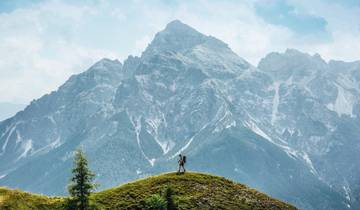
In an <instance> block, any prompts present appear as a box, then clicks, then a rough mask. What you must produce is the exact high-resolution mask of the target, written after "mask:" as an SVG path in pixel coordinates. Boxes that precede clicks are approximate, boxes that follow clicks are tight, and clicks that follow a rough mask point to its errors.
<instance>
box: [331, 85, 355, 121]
mask: <svg viewBox="0 0 360 210" xmlns="http://www.w3.org/2000/svg"><path fill="white" fill-rule="evenodd" d="M335 85H336V87H337V90H338V92H337V97H336V100H335V102H334V103H330V104H328V105H327V108H328V109H329V110H331V111H334V112H336V113H337V114H338V116H339V117H341V116H342V115H348V116H350V117H354V115H353V106H354V103H355V99H354V96H353V95H352V94H351V92H350V91H348V90H345V89H344V88H343V87H341V86H340V85H338V84H335Z"/></svg>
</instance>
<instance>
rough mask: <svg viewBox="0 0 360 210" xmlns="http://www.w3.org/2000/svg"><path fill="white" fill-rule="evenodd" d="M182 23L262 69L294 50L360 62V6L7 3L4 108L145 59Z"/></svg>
mask: <svg viewBox="0 0 360 210" xmlns="http://www.w3.org/2000/svg"><path fill="white" fill-rule="evenodd" d="M174 19H179V20H181V21H182V22H184V23H186V24H188V25H190V26H192V27H194V28H195V29H197V30H198V31H200V32H202V33H205V34H207V35H213V36H215V37H217V38H219V39H221V40H223V41H225V42H226V43H228V44H229V46H230V47H231V48H232V49H233V50H234V51H235V52H236V53H237V54H239V55H240V56H241V57H243V58H245V59H246V60H248V61H250V62H251V63H252V64H254V65H257V63H258V61H259V60H260V59H261V58H262V57H264V56H265V55H266V54H267V53H269V52H271V51H284V50H285V49H286V48H296V49H299V50H302V51H306V52H309V53H316V52H317V53H319V54H320V55H321V56H322V57H323V58H324V59H326V60H329V59H338V60H340V59H341V60H345V61H353V60H359V59H360V0H308V1H306V0H301V1H300V0H298V1H295V0H257V1H256V0H249V1H235V0H233V1H215V0H213V1H205V0H189V1H186V0H179V1H175V0H174V1H171V0H167V1H165V0H144V1H140V0H132V1H119V0H113V1H106V0H76V1H75V0H49V1H45V0H0V102H13V103H28V102H29V101H31V100H32V99H34V98H38V97H40V96H42V95H43V94H45V93H48V92H50V91H52V90H56V88H57V87H58V86H59V85H61V84H62V83H63V82H65V81H66V79H67V78H68V77H69V76H70V75H72V74H75V73H79V72H82V71H84V70H86V69H87V68H88V67H89V66H90V65H91V64H93V63H94V62H95V61H97V60H99V59H101V58H103V57H108V58H113V59H114V58H117V59H119V60H120V61H123V60H124V59H126V57H127V56H128V55H129V54H132V55H140V54H141V52H142V51H143V50H144V49H145V47H146V46H147V44H148V43H149V42H150V41H151V40H152V38H153V36H154V35H155V33H156V32H158V31H159V30H162V29H163V28H164V27H165V25H166V24H167V23H168V22H170V21H171V20H174Z"/></svg>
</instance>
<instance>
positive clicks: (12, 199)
mask: <svg viewBox="0 0 360 210" xmlns="http://www.w3.org/2000/svg"><path fill="white" fill-rule="evenodd" d="M63 203H64V199H63V198H55V197H52V198H50V197H47V196H42V195H36V194H31V193H25V192H22V191H19V190H9V189H7V188H3V187H0V209H1V210H20V209H21V210H22V209H24V210H28V209H34V210H35V209H36V210H53V209H62V208H63Z"/></svg>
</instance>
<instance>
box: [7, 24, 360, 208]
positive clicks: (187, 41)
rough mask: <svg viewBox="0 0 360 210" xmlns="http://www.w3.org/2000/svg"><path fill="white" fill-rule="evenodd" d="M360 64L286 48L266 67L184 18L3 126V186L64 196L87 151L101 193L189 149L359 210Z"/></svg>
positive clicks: (275, 189) (295, 197)
mask: <svg viewBox="0 0 360 210" xmlns="http://www.w3.org/2000/svg"><path fill="white" fill-rule="evenodd" d="M359 63H360V62H353V63H346V62H340V61H330V62H325V61H324V60H323V59H322V58H321V57H320V56H319V55H313V56H311V55H308V54H306V53H302V52H299V51H297V50H287V51H286V52H285V53H270V54H269V55H267V56H266V57H265V58H264V59H262V60H261V62H260V63H259V65H258V67H255V66H253V65H251V64H250V63H248V62H247V61H245V60H244V59H243V58H241V57H239V56H238V55H236V54H235V53H234V52H233V51H232V50H231V49H230V48H229V47H228V45H226V44H225V43H223V42H222V41H220V40H218V39H216V38H214V37H211V36H206V35H203V34H201V33H199V32H198V31H196V30H195V29H193V28H191V27H189V26H188V25H186V24H183V23H181V22H180V21H173V22H171V23H169V24H168V25H167V26H166V28H165V29H164V30H163V31H161V32H159V33H157V34H156V35H155V37H154V40H153V41H152V42H151V44H150V45H149V46H148V47H147V48H146V50H145V51H144V52H143V54H142V55H141V57H133V56H129V57H128V59H126V60H125V61H124V63H123V64H122V63H120V62H119V61H117V60H109V59H103V60H101V61H99V62H97V63H96V64H94V65H93V66H92V67H90V69H89V70H87V71H85V72H83V73H81V74H79V75H74V76H72V77H71V78H70V79H69V80H68V81H66V82H65V83H64V84H63V85H62V86H61V87H59V89H58V90H56V91H54V92H52V93H50V94H48V95H45V96H43V97H41V98H40V99H37V100H34V101H33V102H32V103H31V104H30V105H29V106H27V107H26V108H25V110H24V111H21V112H19V113H17V114H16V115H15V116H14V117H12V118H10V119H7V120H5V121H3V122H0V157H1V159H2V160H3V161H1V162H0V185H5V186H9V187H13V188H14V187H16V188H21V189H24V190H27V191H31V192H37V193H44V194H48V195H64V194H65V193H66V184H67V182H68V177H69V176H70V168H71V166H72V165H71V164H72V155H73V151H74V150H75V149H76V148H78V147H82V148H83V149H84V150H85V151H86V153H87V155H88V157H89V160H90V163H91V167H92V168H93V169H94V171H95V172H96V174H97V177H96V181H97V182H98V183H100V184H101V189H105V188H109V187H112V186H114V185H116V184H118V183H125V182H128V181H131V180H134V179H137V178H142V177H146V176H149V175H152V174H157V173H159V172H164V171H171V170H177V156H178V154H180V153H184V154H185V155H186V156H187V157H188V163H187V167H188V168H189V169H190V170H196V171H203V172H208V173H215V174H219V175H221V176H225V177H227V178H230V179H233V180H236V181H239V182H242V183H245V184H247V185H249V186H251V187H254V188H256V189H258V190H260V191H263V192H266V193H267V194H269V195H271V196H273V197H276V198H279V199H282V200H285V201H287V202H290V203H292V204H294V205H295V206H297V207H298V208H300V209H309V210H311V209H316V210H319V209H336V210H338V209H358V208H359V206H360V204H359V199H360V198H359V196H358V195H359V192H360V190H359V189H360V187H359V183H360V182H359V179H360V176H359V175H358V174H359V173H357V172H358V170H359V168H360V167H359V165H360V162H359V161H357V159H358V158H357V156H356V155H357V154H358V152H359V151H358V150H359V148H360V146H359V145H360V144H359V141H358V139H359V134H357V133H356V131H357V130H359V129H358V127H359V125H360V124H359V120H358V117H357V116H358V114H359V97H358V96H359V91H358V90H359V79H360V75H359V73H358V72H360V71H359V66H360V65H359ZM44 180H46V181H44Z"/></svg>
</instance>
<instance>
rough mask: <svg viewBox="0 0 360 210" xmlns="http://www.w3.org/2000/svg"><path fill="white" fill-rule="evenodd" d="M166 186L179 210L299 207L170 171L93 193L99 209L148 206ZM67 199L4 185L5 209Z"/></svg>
mask: <svg viewBox="0 0 360 210" xmlns="http://www.w3.org/2000/svg"><path fill="white" fill-rule="evenodd" d="M166 187H171V188H172V189H173V190H174V196H173V199H174V202H175V203H176V204H177V205H178V208H179V209H267V210H269V209H270V210H271V209H274V210H275V209H296V208H295V207H293V206H291V205H289V204H286V203H284V202H281V201H279V200H276V199H273V198H271V197H269V196H267V195H265V194H263V193H260V192H258V191H256V190H254V189H251V188H248V187H247V186H245V185H243V184H239V183H235V182H232V181H230V180H227V179H225V178H223V177H218V176H213V175H208V174H201V173H186V174H182V175H177V174H176V173H167V174H162V175H159V176H152V177H149V178H145V179H141V180H137V181H134V182H131V183H128V184H124V185H121V186H119V187H115V188H111V189H108V190H104V191H101V192H97V193H94V194H92V195H91V201H92V203H93V204H94V205H95V206H96V207H98V209H144V208H145V207H144V201H145V199H147V198H149V197H150V196H151V195H154V194H160V193H161V192H162V191H163V190H164V189H165V188H166ZM64 201H65V199H64V198H55V197H46V196H41V195H35V194H30V193H25V192H21V191H18V190H9V189H6V188H0V208H1V209H8V210H12V209H24V210H26V209H40V210H48V209H49V210H50V209H61V208H62V206H63V205H64Z"/></svg>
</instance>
